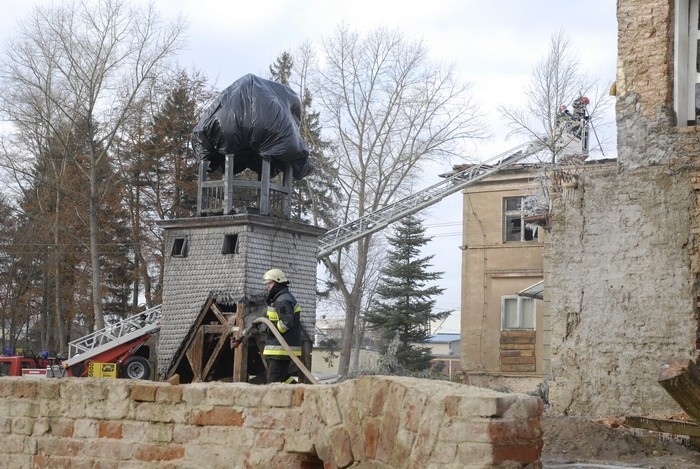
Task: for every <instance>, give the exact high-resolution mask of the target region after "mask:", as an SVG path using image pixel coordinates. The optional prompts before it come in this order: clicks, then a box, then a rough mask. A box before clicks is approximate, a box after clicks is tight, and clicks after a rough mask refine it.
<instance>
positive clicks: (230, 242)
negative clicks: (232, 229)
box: [221, 234, 238, 255]
mask: <svg viewBox="0 0 700 469" xmlns="http://www.w3.org/2000/svg"><path fill="white" fill-rule="evenodd" d="M237 252H238V235H237V234H227V235H225V236H224V245H223V247H222V248H221V254H224V255H226V254H236V253H237Z"/></svg>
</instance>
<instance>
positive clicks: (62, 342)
mask: <svg viewBox="0 0 700 469" xmlns="http://www.w3.org/2000/svg"><path fill="white" fill-rule="evenodd" d="M60 202H61V191H60V190H59V189H58V187H56V209H55V210H54V229H53V244H54V247H55V249H54V273H53V274H54V304H55V307H54V318H55V321H56V336H57V337H56V339H57V341H58V350H59V351H60V352H61V353H63V352H67V351H68V343H67V340H66V332H65V323H64V322H63V292H62V288H61V279H62V278H63V275H62V273H61V259H62V258H63V250H62V249H61V244H60V241H61V239H60V236H59V233H58V232H59V220H60V216H59V207H60V205H61V203H60Z"/></svg>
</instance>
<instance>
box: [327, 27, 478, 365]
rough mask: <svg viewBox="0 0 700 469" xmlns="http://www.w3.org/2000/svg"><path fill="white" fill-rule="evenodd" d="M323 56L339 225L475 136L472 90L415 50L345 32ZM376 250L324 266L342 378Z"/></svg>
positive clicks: (396, 40) (337, 256)
mask: <svg viewBox="0 0 700 469" xmlns="http://www.w3.org/2000/svg"><path fill="white" fill-rule="evenodd" d="M324 52H325V57H324V59H325V60H324V65H323V67H321V68H320V69H319V73H318V76H317V77H316V78H317V81H316V84H317V88H316V91H315V96H317V97H318V98H319V101H320V102H319V104H320V106H321V108H322V110H323V116H324V118H325V120H326V122H325V126H324V129H325V130H326V131H327V132H330V133H332V135H333V140H334V141H333V147H332V150H331V151H332V152H333V153H334V154H333V157H334V159H335V160H336V161H337V162H338V165H339V184H340V187H341V191H342V196H343V199H344V200H343V201H342V204H341V207H340V209H339V210H338V213H337V215H338V216H337V220H336V221H337V223H339V224H342V223H345V222H348V221H351V220H354V219H356V218H358V217H361V216H362V215H364V214H366V213H369V212H372V211H375V210H377V209H379V208H381V207H382V206H385V205H387V204H390V203H392V202H394V201H395V200H397V198H398V197H400V196H403V195H406V192H407V191H409V190H410V185H411V183H413V182H415V180H416V178H417V171H419V169H420V167H421V165H422V163H425V162H427V161H430V160H437V159H439V158H442V157H446V156H448V155H451V154H455V153H458V152H459V151H460V144H462V143H463V141H464V140H465V139H468V138H473V137H477V136H480V135H481V132H482V125H481V123H480V122H479V120H478V116H477V114H476V109H475V106H474V105H473V104H472V102H471V101H470V98H469V96H468V94H467V91H468V87H467V86H466V85H465V84H461V83H459V82H458V80H457V79H456V77H455V75H454V71H453V68H452V67H448V68H441V67H439V66H436V65H434V64H432V63H431V62H430V61H429V59H428V51H427V49H426V47H425V45H424V44H423V43H422V42H421V41H410V40H407V39H406V38H405V37H404V36H403V35H402V34H400V33H399V32H397V31H390V30H386V29H377V30H374V31H371V32H369V33H368V34H366V35H363V36H361V35H359V34H358V33H356V32H353V31H351V30H349V29H348V28H347V27H346V26H344V25H341V26H339V28H338V29H337V32H336V33H335V35H334V36H333V37H331V38H330V39H328V40H327V41H326V42H325V43H324ZM373 245H374V243H373V237H372V236H367V237H365V238H363V239H361V240H360V241H358V242H356V243H354V244H353V245H351V246H349V247H346V248H343V249H341V250H338V251H336V252H335V253H334V254H333V255H332V256H331V257H328V258H326V259H324V265H325V266H326V267H327V269H328V270H329V272H330V274H331V276H332V277H333V284H334V287H336V288H337V291H338V292H339V293H340V296H341V297H342V302H343V304H344V309H345V325H344V333H343V344H342V348H341V358H340V363H339V369H338V372H339V373H340V374H341V375H345V374H347V372H348V370H349V364H350V356H351V350H352V344H353V338H354V328H355V324H356V317H357V316H358V314H360V313H361V311H362V309H363V307H366V306H367V304H366V303H367V302H366V298H367V296H368V295H367V293H368V291H369V290H371V289H372V288H374V282H372V281H370V279H371V278H372V276H373V275H376V272H374V269H376V268H377V267H378V266H379V262H378V261H377V260H378V259H380V258H381V257H382V252H381V251H380V250H378V249H375V250H374V251H373ZM370 261H372V262H370ZM363 305H364V306H363Z"/></svg>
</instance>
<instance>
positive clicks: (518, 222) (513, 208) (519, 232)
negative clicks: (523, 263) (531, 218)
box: [503, 197, 535, 242]
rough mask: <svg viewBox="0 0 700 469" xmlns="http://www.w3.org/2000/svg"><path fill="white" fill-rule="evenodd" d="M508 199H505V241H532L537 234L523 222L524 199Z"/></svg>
mask: <svg viewBox="0 0 700 469" xmlns="http://www.w3.org/2000/svg"><path fill="white" fill-rule="evenodd" d="M524 198H525V197H506V198H504V199H503V241H504V242H510V241H532V240H533V239H535V232H534V230H532V229H531V228H528V227H527V226H525V222H524V221H523V216H524V213H523V199H524Z"/></svg>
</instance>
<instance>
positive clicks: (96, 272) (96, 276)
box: [90, 150, 105, 330]
mask: <svg viewBox="0 0 700 469" xmlns="http://www.w3.org/2000/svg"><path fill="white" fill-rule="evenodd" d="M91 160H92V161H91V164H90V263H91V265H92V310H93V313H94V315H95V330H100V329H104V327H105V320H104V314H103V311H102V282H101V275H100V274H101V272H100V268H101V266H100V252H99V245H98V237H97V233H98V229H99V225H98V222H97V207H98V201H97V158H96V157H95V153H94V150H93V153H92V158H91Z"/></svg>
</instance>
